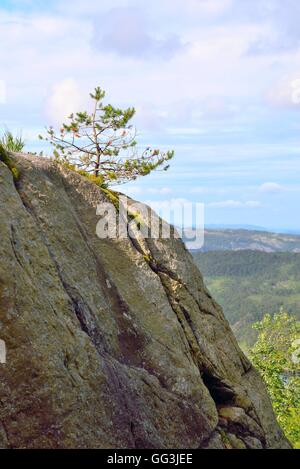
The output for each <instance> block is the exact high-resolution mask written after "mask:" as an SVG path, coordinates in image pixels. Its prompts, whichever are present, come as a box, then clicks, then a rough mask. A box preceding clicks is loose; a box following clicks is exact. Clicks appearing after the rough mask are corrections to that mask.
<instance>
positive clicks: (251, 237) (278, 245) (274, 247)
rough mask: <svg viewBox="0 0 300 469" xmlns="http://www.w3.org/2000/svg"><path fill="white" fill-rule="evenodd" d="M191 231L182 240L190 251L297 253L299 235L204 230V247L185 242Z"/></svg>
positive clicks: (186, 232)
mask: <svg viewBox="0 0 300 469" xmlns="http://www.w3.org/2000/svg"><path fill="white" fill-rule="evenodd" d="M191 232H192V231H191V230H188V229H187V230H185V237H184V240H185V241H186V244H187V247H188V248H189V249H191V250H201V251H202V252H208V251H239V250H245V249H250V250H257V251H263V252H299V253H300V235H295V234H278V233H270V232H268V231H258V230H245V229H206V230H205V232H204V245H203V246H201V245H200V244H199V243H198V244H197V243H193V242H187V239H188V238H191Z"/></svg>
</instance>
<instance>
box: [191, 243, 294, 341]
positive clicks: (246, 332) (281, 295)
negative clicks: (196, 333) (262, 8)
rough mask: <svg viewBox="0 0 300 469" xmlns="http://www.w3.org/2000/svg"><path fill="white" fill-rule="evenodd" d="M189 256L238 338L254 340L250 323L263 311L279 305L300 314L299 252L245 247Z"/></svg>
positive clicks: (259, 316) (274, 309) (259, 317)
mask: <svg viewBox="0 0 300 469" xmlns="http://www.w3.org/2000/svg"><path fill="white" fill-rule="evenodd" d="M193 256H194V258H195V261H196V264H197V265H198V267H199V268H200V270H201V272H202V274H203V276H204V280H205V282H206V285H207V286H208V288H209V290H210V291H211V293H212V294H213V296H214V297H215V298H216V300H217V301H218V302H219V303H220V304H221V305H222V307H223V309H224V312H225V315H226V317H227V319H228V320H229V322H230V324H231V325H232V327H233V330H234V332H235V334H236V336H237V338H238V340H239V342H241V343H247V344H249V343H251V342H252V341H253V340H254V338H255V332H254V331H253V330H252V327H251V325H252V323H253V322H255V321H257V320H259V319H261V318H262V316H263V315H264V314H265V313H275V312H278V311H279V310H280V308H281V307H283V308H285V310H287V311H288V312H291V313H293V314H294V315H296V316H298V317H300V254H296V253H284V252H278V253H265V252H259V251H251V250H245V251H224V252H222V251H218V252H207V253H200V252H196V253H193Z"/></svg>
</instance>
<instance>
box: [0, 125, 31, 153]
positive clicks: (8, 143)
mask: <svg viewBox="0 0 300 469" xmlns="http://www.w3.org/2000/svg"><path fill="white" fill-rule="evenodd" d="M0 145H1V146H2V147H3V148H4V149H5V150H7V151H11V152H16V153H17V152H21V151H22V150H23V148H24V146H25V142H24V140H23V139H22V136H21V135H17V136H14V135H13V134H12V132H10V131H9V130H7V131H6V132H5V133H4V134H3V137H2V138H1V139H0Z"/></svg>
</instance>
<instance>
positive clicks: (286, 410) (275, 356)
mask: <svg viewBox="0 0 300 469" xmlns="http://www.w3.org/2000/svg"><path fill="white" fill-rule="evenodd" d="M253 327H254V328H255V329H256V330H257V331H258V334H259V336H258V339H257V342H256V343H255V345H254V346H253V347H252V349H251V350H250V359H251V360H252V362H253V364H254V366H255V367H256V368H257V369H258V370H259V371H260V373H261V375H262V377H263V379H264V381H265V383H266V385H267V388H268V391H269V395H270V397H271V400H272V404H273V408H274V411H275V414H276V416H277V419H278V422H279V424H280V425H281V427H282V429H283V430H284V432H285V434H286V436H287V437H288V438H289V440H290V441H291V442H292V443H293V444H294V446H295V447H300V367H299V363H300V322H299V321H297V320H296V319H295V318H294V317H292V316H290V315H289V314H288V313H286V312H284V311H283V310H281V312H280V313H277V314H275V315H274V316H273V317H272V316H271V315H270V314H267V315H265V316H264V318H263V319H262V321H260V322H257V323H255V324H254V326H253ZM297 347H298V349H297Z"/></svg>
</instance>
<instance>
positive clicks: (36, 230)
mask: <svg viewBox="0 0 300 469" xmlns="http://www.w3.org/2000/svg"><path fill="white" fill-rule="evenodd" d="M12 158H13V160H14V162H15V165H16V166H17V168H18V169H19V171H20V174H21V177H20V179H19V181H18V182H14V180H13V177H12V174H11V171H10V170H9V169H8V168H7V166H5V164H4V163H2V162H0V239H1V243H0V339H1V340H3V341H5V344H6V352H7V361H6V364H0V447H2V448H289V443H288V441H287V440H286V439H285V437H284V436H283V434H282V431H281V429H280V428H279V426H278V425H277V423H276V420H275V417H274V414H273V411H272V408H271V404H270V401H269V398H268V396H267V393H266V389H265V387H264V385H263V383H262V381H261V380H260V378H259V376H258V374H257V372H256V370H255V369H254V368H253V367H252V366H251V364H250V363H249V361H248V359H247V358H246V357H245V356H244V355H243V353H242V351H241V350H240V349H239V347H238V345H237V343H236V340H235V338H234V336H233V334H232V332H231V330H230V327H229V325H228V323H227V321H226V320H225V318H224V315H223V313H222V310H221V308H220V306H218V305H217V304H216V303H215V301H214V300H213V299H212V297H211V296H210V294H209V292H208V291H207V290H206V288H205V286H204V284H203V280H202V277H201V274H200V273H199V271H198V269H197V268H196V266H195V265H194V263H193V260H192V257H191V255H190V254H189V253H188V252H187V250H186V249H185V247H184V245H183V243H182V242H181V241H180V240H179V239H164V240H162V239H161V240H153V239H145V240H141V239H139V236H136V237H132V238H131V239H130V238H128V239H99V238H98V237H97V236H96V225H97V222H98V220H99V217H98V216H97V215H96V207H97V205H98V204H104V203H110V199H109V198H108V197H107V194H105V193H103V191H101V189H99V188H98V187H96V186H95V185H93V184H92V183H90V182H89V181H88V180H86V179H85V178H83V177H82V176H79V175H77V174H76V173H74V172H70V171H68V170H65V169H62V168H58V167H57V166H56V165H55V164H54V163H52V162H50V161H49V160H47V159H43V158H36V157H33V156H30V155H14V156H13V157H12Z"/></svg>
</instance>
